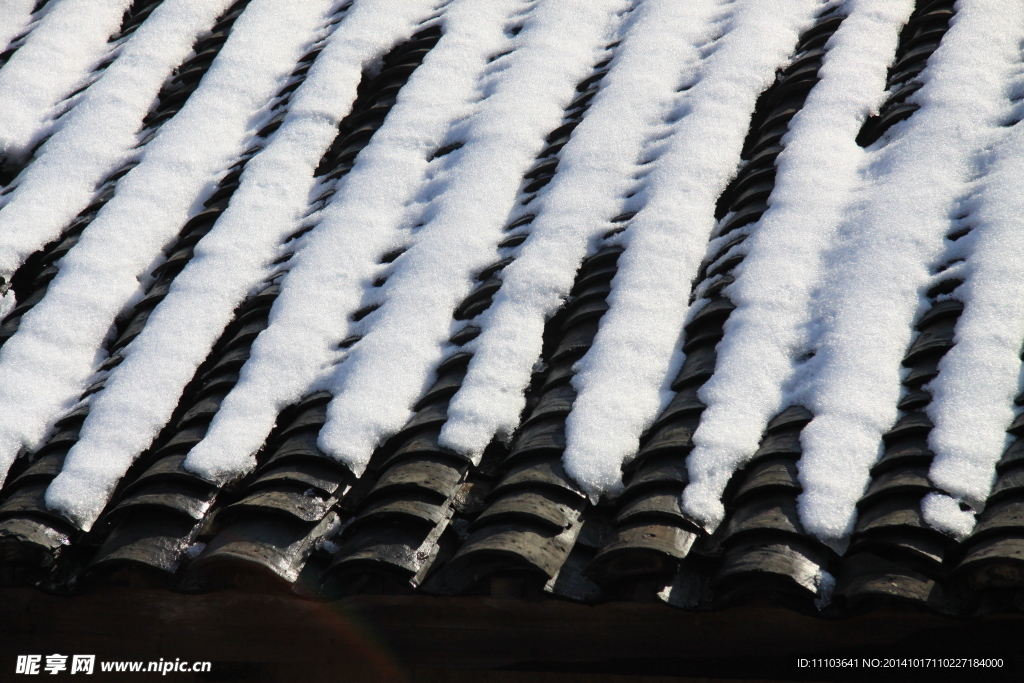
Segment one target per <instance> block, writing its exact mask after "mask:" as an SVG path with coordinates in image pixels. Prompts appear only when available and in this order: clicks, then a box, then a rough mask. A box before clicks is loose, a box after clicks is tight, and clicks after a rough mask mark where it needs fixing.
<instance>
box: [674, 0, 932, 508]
mask: <svg viewBox="0 0 1024 683" xmlns="http://www.w3.org/2000/svg"><path fill="white" fill-rule="evenodd" d="M913 9H914V3H913V2H912V0H900V1H899V2H893V0H854V1H853V2H850V3H848V5H847V6H846V7H844V8H843V10H844V13H847V16H846V18H845V19H844V20H843V23H842V24H840V27H839V29H838V30H837V31H836V33H835V34H834V35H833V37H832V38H831V40H830V42H829V44H828V48H829V49H828V52H827V53H826V55H825V57H824V60H823V65H822V68H821V70H820V71H819V78H820V81H819V82H818V84H817V85H815V87H814V89H813V90H811V92H810V94H809V96H808V97H807V100H806V102H805V104H804V106H803V108H802V109H801V110H800V111H799V112H798V113H797V115H796V116H795V117H794V118H793V120H792V122H791V123H790V127H789V128H790V130H789V133H788V135H787V136H786V137H785V138H784V139H783V144H784V145H785V149H784V151H783V152H782V153H781V154H780V155H779V157H778V160H777V163H776V165H777V168H778V173H777V176H776V181H775V189H774V190H773V192H772V195H771V207H770V209H769V210H768V211H767V212H766V213H765V214H764V216H763V217H762V218H761V220H760V221H759V222H758V223H757V224H755V225H754V226H752V228H751V235H750V237H749V238H748V239H747V240H746V241H745V242H744V243H743V244H742V245H740V247H739V249H738V251H740V252H745V254H746V256H745V258H744V260H743V263H742V265H741V266H740V267H739V268H738V269H737V275H736V277H737V280H736V283H735V284H733V285H731V286H729V287H727V288H726V290H725V292H726V295H727V296H728V297H729V299H730V300H731V301H732V302H733V303H734V304H735V305H736V310H735V311H733V312H732V314H731V315H730V317H729V319H728V322H727V323H726V325H725V337H724V338H723V339H722V341H721V343H719V344H718V347H717V351H718V359H717V364H716V367H715V374H714V375H713V376H712V377H711V379H710V380H708V382H707V383H706V384H705V385H704V386H703V387H702V388H701V391H700V397H701V400H702V401H703V402H704V403H705V405H707V409H706V410H705V411H704V414H703V416H702V418H701V424H700V427H699V428H698V430H697V432H696V433H695V434H694V443H695V448H694V450H693V452H692V453H691V454H690V458H689V461H688V468H689V471H690V475H691V484H690V486H689V487H688V488H687V490H686V493H685V495H684V499H685V501H686V509H687V511H688V512H690V514H692V515H694V516H695V517H697V518H698V519H701V520H703V521H705V522H706V523H709V524H712V525H713V524H715V523H717V521H718V520H720V519H721V517H722V514H723V509H722V504H721V496H722V492H723V491H724V490H725V485H726V484H727V483H728V481H729V478H730V477H731V476H732V474H733V472H734V471H735V470H736V469H737V468H738V467H739V466H741V465H742V464H743V463H745V462H746V461H747V460H748V459H749V458H750V457H751V456H752V455H753V454H754V452H755V451H756V450H757V448H758V444H759V442H760V440H761V436H762V434H763V433H764V429H765V427H766V426H767V424H768V421H769V420H770V419H771V418H772V417H774V416H775V415H777V414H778V413H779V412H781V411H782V409H783V408H785V407H786V406H787V405H789V404H790V403H792V402H793V401H794V398H793V396H791V395H789V394H790V393H791V392H787V391H786V389H787V385H788V384H789V382H790V381H791V380H792V378H793V375H794V373H795V372H796V371H797V369H798V367H799V365H800V363H799V360H798V359H799V358H800V357H801V356H803V355H804V354H805V353H806V352H807V351H808V350H809V349H808V343H809V334H810V332H811V327H812V326H813V324H814V321H813V310H812V308H811V306H810V304H811V298H812V296H813V294H814V291H815V289H816V288H817V287H819V286H820V284H821V282H822V280H823V279H824V278H825V277H827V275H828V271H827V270H825V267H824V256H825V252H826V251H827V250H828V249H829V247H830V246H831V245H832V243H833V240H834V239H835V236H836V232H837V230H838V227H839V224H840V222H841V221H842V220H843V217H844V210H845V209H846V207H847V205H848V203H849V202H850V200H851V198H852V196H851V195H852V190H853V189H854V188H855V187H856V186H857V184H858V179H859V171H860V168H861V166H862V164H863V161H864V157H865V153H864V150H862V149H861V148H860V147H859V146H858V145H857V143H856V137H857V133H858V132H859V131H860V128H861V125H862V124H863V122H864V120H865V118H867V115H868V114H869V113H870V112H873V111H877V110H878V107H879V106H880V105H881V103H882V101H883V100H884V98H885V86H886V70H887V67H888V66H889V63H890V62H891V61H892V58H893V54H894V52H895V50H896V43H897V39H898V37H899V32H900V29H901V28H902V27H903V24H904V23H906V20H907V18H908V17H909V16H910V13H911V11H912V10H913ZM703 303H706V300H699V301H697V302H696V303H695V304H694V310H695V311H696V310H699V308H700V307H701V306H702V304H703Z"/></svg>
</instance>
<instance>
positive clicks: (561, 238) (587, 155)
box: [440, 0, 728, 457]
mask: <svg viewBox="0 0 1024 683" xmlns="http://www.w3.org/2000/svg"><path fill="white" fill-rule="evenodd" d="M723 15H724V16H726V17H727V16H728V15H727V14H726V13H725V12H724V11H723V7H722V3H720V2H717V1H716V0H703V1H701V2H687V3H679V2H675V1H674V0H651V1H649V2H645V3H643V4H641V5H640V6H639V9H638V11H637V12H636V13H635V18H634V19H632V22H631V23H630V24H629V25H628V27H626V28H625V37H624V38H623V40H622V44H621V46H620V47H619V48H618V49H617V50H616V57H615V59H614V60H613V61H612V63H611V65H610V71H609V72H608V74H607V75H606V76H605V77H604V79H603V80H602V81H601V89H600V90H599V91H598V94H597V95H596V96H595V98H594V99H593V100H592V101H591V107H590V109H589V111H588V112H587V114H586V116H585V117H584V118H583V120H582V122H581V123H580V125H579V126H577V127H576V129H575V130H574V131H573V136H572V138H571V139H570V140H569V142H568V143H567V144H566V146H565V147H563V148H562V151H561V153H560V155H559V162H558V173H557V174H556V175H555V177H554V179H553V180H552V181H551V183H550V184H549V185H548V186H547V187H545V188H544V194H542V195H541V198H540V199H538V200H536V201H535V202H534V203H532V204H531V205H530V207H529V210H530V211H531V212H533V213H536V218H534V220H533V222H532V224H531V228H530V236H529V237H528V238H527V240H526V242H525V243H524V244H523V246H522V248H521V250H520V252H519V254H518V255H517V257H516V259H515V261H513V262H512V263H511V264H509V265H508V266H506V268H505V269H504V270H503V271H502V273H501V278H502V286H501V289H500V290H498V293H497V294H496V295H495V297H494V303H493V304H492V305H491V307H490V308H489V309H488V310H487V311H486V312H485V313H484V314H483V315H481V316H480V318H479V319H478V320H477V321H475V322H474V324H476V325H479V326H480V327H481V328H482V330H483V331H482V332H481V333H480V336H479V337H478V338H477V339H476V340H474V341H473V342H470V343H469V344H468V345H467V346H466V347H465V348H467V349H472V350H473V352H474V356H473V359H472V360H471V361H470V365H469V369H468V372H467V374H466V378H465V379H464V380H463V383H462V387H461V388H460V389H459V391H458V393H456V394H455V397H454V398H453V399H452V401H451V403H450V404H449V408H448V422H447V423H446V424H445V426H444V428H443V429H442V431H441V439H440V441H441V443H442V444H443V445H446V446H449V447H451V448H454V449H456V450H459V451H462V452H465V453H468V454H471V455H473V456H474V457H479V456H480V455H481V454H482V453H483V450H484V448H486V447H487V444H488V443H490V441H491V439H492V438H493V437H494V436H495V434H500V435H502V436H507V435H510V434H511V433H512V431H513V430H514V429H515V427H516V425H517V422H518V419H519V415H520V413H521V412H522V410H523V406H524V404H525V397H524V393H523V392H524V390H525V389H526V386H527V385H528V384H529V381H530V375H531V372H532V369H533V366H534V363H535V362H536V360H537V358H539V356H540V351H541V342H542V335H543V332H544V323H545V320H546V319H547V318H549V317H550V316H551V315H553V314H554V312H555V311H556V310H557V309H558V307H559V306H560V305H561V304H562V303H563V301H564V300H565V299H566V297H568V295H569V291H570V290H571V289H572V285H573V280H574V278H575V275H576V270H577V269H578V268H579V265H580V263H581V261H582V260H583V258H584V256H586V254H587V249H588V246H591V245H592V244H593V243H594V242H595V240H596V239H597V238H598V237H599V236H600V235H601V234H602V233H604V232H606V231H607V230H608V229H609V228H610V227H611V225H610V221H611V219H612V218H614V217H615V216H617V215H619V214H621V213H623V212H624V211H625V210H626V209H625V208H624V207H623V200H622V197H623V196H625V195H626V194H627V193H629V192H630V191H631V190H633V189H636V186H637V181H636V180H635V178H634V174H635V173H636V172H637V171H638V164H639V163H640V162H641V161H643V160H644V153H645V151H647V152H648V153H651V151H652V150H651V148H652V147H659V146H660V142H659V140H658V138H659V137H660V136H664V135H666V134H668V133H670V132H671V130H672V129H671V127H670V126H667V125H666V124H664V122H663V119H664V116H665V114H666V112H668V111H670V109H671V107H672V105H673V103H674V102H675V101H676V100H678V99H679V98H680V97H681V96H680V95H679V94H678V92H677V90H678V88H679V85H680V83H684V82H687V83H688V82H692V81H693V80H694V79H695V76H696V73H697V68H698V66H699V64H700V63H701V60H702V52H701V48H702V47H703V46H705V45H707V44H708V43H710V42H711V41H712V40H713V39H714V38H716V37H717V35H718V33H719V32H720V31H721V26H720V22H721V20H722V19H723Z"/></svg>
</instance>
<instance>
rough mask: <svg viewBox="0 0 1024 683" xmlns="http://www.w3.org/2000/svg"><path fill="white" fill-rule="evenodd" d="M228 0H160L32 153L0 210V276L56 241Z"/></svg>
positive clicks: (131, 140) (134, 140)
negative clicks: (59, 127) (58, 128)
mask: <svg viewBox="0 0 1024 683" xmlns="http://www.w3.org/2000/svg"><path fill="white" fill-rule="evenodd" d="M229 3H230V0H214V1H212V2H210V1H208V0H165V1H164V2H163V3H161V4H160V6H159V7H157V8H156V10H155V11H154V12H153V14H152V15H150V17H149V19H148V20H147V21H146V22H145V23H144V24H143V25H142V26H140V27H139V29H138V30H137V31H136V32H135V33H134V34H133V35H132V37H131V38H130V39H129V40H128V42H127V43H126V44H125V46H124V48H123V49H122V50H121V53H120V54H119V55H118V58H117V59H116V60H115V61H114V62H113V63H112V64H111V65H110V66H109V67H107V69H106V70H105V71H104V72H103V75H102V76H101V77H100V79H99V80H98V81H97V82H96V83H94V84H93V85H91V86H90V87H89V88H88V89H87V90H86V91H85V92H84V93H83V94H82V98H81V100H80V101H79V102H78V104H77V105H76V106H75V108H74V109H72V110H71V111H70V112H69V113H68V114H67V115H66V116H65V118H66V119H67V121H66V122H65V123H63V125H62V127H61V129H60V130H58V131H57V132H56V133H55V134H54V135H53V137H51V138H50V139H49V140H48V141H47V142H46V143H45V144H44V145H43V146H42V147H41V148H40V150H39V152H37V153H36V156H37V158H36V159H35V160H34V161H33V162H32V164H31V165H29V167H28V169H27V170H26V171H25V173H24V174H23V175H22V179H21V181H20V182H19V184H18V188H17V189H16V190H15V191H14V193H13V194H12V195H11V197H10V199H9V201H8V202H7V204H6V205H5V206H4V207H3V209H0V277H5V278H7V279H10V275H11V274H12V273H13V272H14V271H15V270H17V268H18V267H19V266H20V265H21V264H22V263H24V261H25V259H26V258H27V257H28V256H29V255H30V254H32V253H33V252H35V251H36V250H38V249H41V248H42V247H43V245H45V244H47V243H48V242H50V241H51V240H53V239H55V238H56V237H57V236H58V235H60V233H61V230H62V229H63V227H64V226H65V225H67V224H68V223H69V222H70V221H71V219H73V218H74V217H75V215H77V214H78V212H79V211H81V210H82V209H84V208H85V207H86V206H88V204H89V202H90V201H92V198H93V195H94V193H95V189H96V185H97V184H98V183H99V182H101V181H102V180H103V178H104V177H105V176H107V175H109V174H110V173H111V172H113V171H114V169H115V168H116V167H117V166H118V165H119V164H120V163H121V162H123V161H124V159H125V156H126V155H127V154H129V153H130V151H131V150H132V148H134V147H135V145H136V144H137V143H138V140H137V138H136V133H137V132H138V130H139V128H140V127H141V126H142V119H143V117H144V116H145V115H146V112H148V111H149V108H150V107H151V106H152V104H153V100H154V99H155V98H156V96H157V93H159V92H160V87H161V86H162V85H163V83H164V80H165V79H166V78H167V75H168V74H169V73H170V72H171V70H172V69H173V68H174V67H175V66H177V65H178V64H180V63H181V62H182V61H183V60H184V59H185V57H186V56H188V54H189V52H190V51H191V49H192V44H193V43H194V42H195V39H196V36H197V35H198V34H199V32H200V31H204V30H206V29H209V27H210V26H211V25H212V24H213V21H214V19H216V17H217V16H218V15H219V14H220V13H221V12H222V11H223V10H224V9H225V8H226V7H227V6H228V4H229Z"/></svg>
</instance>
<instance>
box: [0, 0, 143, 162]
mask: <svg viewBox="0 0 1024 683" xmlns="http://www.w3.org/2000/svg"><path fill="white" fill-rule="evenodd" d="M129 4H131V0H62V2H59V3H57V4H56V5H55V6H54V8H53V9H52V10H50V11H49V12H47V13H46V15H45V16H44V17H43V18H42V20H41V21H40V22H39V25H38V26H37V27H36V28H35V29H34V30H33V31H32V33H31V34H29V36H28V39H27V40H26V41H25V44H24V45H23V46H22V47H21V48H20V49H19V50H18V51H17V52H15V53H14V55H12V56H11V59H10V61H9V62H7V64H6V65H4V67H3V68H2V69H0V154H5V155H7V156H9V157H19V156H23V155H24V154H25V153H26V152H27V151H28V150H30V149H31V148H32V146H33V145H34V144H35V143H36V141H37V140H38V139H39V138H40V137H42V135H44V134H45V127H46V124H47V122H48V121H49V120H50V116H51V112H52V110H53V107H54V106H55V105H56V104H57V103H58V102H60V100H61V99H63V98H64V97H66V96H67V95H68V94H69V93H71V92H72V91H74V90H75V88H76V87H78V86H79V85H80V84H81V83H82V81H83V80H85V78H86V77H87V76H88V75H89V72H90V71H91V70H92V68H93V67H94V66H95V65H96V64H97V63H99V62H100V60H102V59H103V57H105V56H106V54H107V51H108V49H109V46H108V45H107V39H108V38H109V37H110V36H111V35H112V34H113V33H114V32H115V31H117V29H118V28H119V27H120V25H121V17H122V15H123V14H124V11H125V10H126V9H127V8H128V6H129Z"/></svg>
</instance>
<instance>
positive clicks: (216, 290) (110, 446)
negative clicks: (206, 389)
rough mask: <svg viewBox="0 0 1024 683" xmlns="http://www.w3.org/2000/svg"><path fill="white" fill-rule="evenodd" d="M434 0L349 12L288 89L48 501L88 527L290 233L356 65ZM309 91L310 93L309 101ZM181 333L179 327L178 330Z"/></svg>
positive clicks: (128, 353) (104, 395)
mask: <svg viewBox="0 0 1024 683" xmlns="http://www.w3.org/2000/svg"><path fill="white" fill-rule="evenodd" d="M433 2H434V0H420V1H419V2H416V3H412V2H408V1H407V0H386V1H384V2H377V3H375V4H373V3H362V4H358V5H355V6H354V7H353V8H352V9H350V10H349V12H350V13H349V14H347V15H346V17H345V19H344V21H343V22H342V23H341V24H340V25H339V27H338V28H337V30H336V31H335V32H334V33H333V34H332V35H331V37H330V38H329V39H328V43H327V45H326V47H325V48H324V50H323V52H321V54H320V55H319V56H318V58H317V60H316V62H314V65H313V66H312V68H311V69H310V72H309V75H308V77H307V78H306V80H305V81H304V82H303V84H302V85H301V86H299V89H298V90H297V91H296V93H295V95H294V97H293V99H292V107H291V108H290V109H289V112H288V116H287V118H286V119H285V121H284V123H283V124H282V126H281V128H280V129H279V130H278V132H277V133H276V134H275V135H274V136H273V137H272V138H271V140H270V142H269V144H268V145H267V147H266V148H265V149H264V150H263V151H261V152H260V153H259V154H257V155H256V156H254V157H253V158H252V159H251V160H250V161H249V163H248V164H247V165H246V167H245V170H244V171H243V173H242V177H241V179H240V180H241V183H240V185H239V188H238V189H237V190H236V191H235V193H234V195H233V196H232V198H231V203H230V205H229V206H228V208H227V210H226V211H225V212H224V213H223V214H222V215H221V217H220V219H219V220H218V221H217V223H216V225H215V226H214V228H213V229H212V230H211V231H210V233H209V234H208V235H207V236H206V237H204V238H203V239H202V240H201V241H200V242H199V243H198V244H197V245H196V247H195V256H194V257H193V258H192V259H191V260H190V261H189V263H188V265H187V266H185V269H184V270H183V271H182V272H181V273H180V274H179V275H178V277H176V278H175V279H174V281H173V282H172V283H171V288H170V291H169V292H168V294H167V296H166V297H165V298H164V299H163V301H161V302H160V304H158V305H157V307H156V309H154V311H153V313H152V315H151V316H150V318H149V320H148V321H147V324H146V326H145V327H144V328H143V329H142V332H141V333H140V334H139V336H138V337H137V338H136V339H135V340H133V342H132V343H131V344H130V345H129V346H128V347H127V348H126V349H125V360H124V361H122V363H121V364H120V365H119V366H118V367H117V368H115V369H114V370H113V371H112V372H111V374H110V377H109V378H108V380H107V383H106V386H105V387H104V390H103V391H101V392H99V393H98V394H97V395H96V398H95V400H94V401H93V403H92V406H91V409H90V412H89V416H88V418H87V419H86V421H85V423H84V424H83V426H82V430H81V436H80V438H79V441H78V443H77V444H76V445H75V446H74V448H72V449H71V452H70V453H69V455H68V458H67V461H66V464H65V466H64V471H63V472H62V473H61V474H60V475H59V476H58V477H57V479H56V480H55V481H54V484H53V487H52V488H51V489H50V493H49V499H48V500H50V501H51V502H52V503H53V504H55V505H58V506H59V507H61V509H63V510H65V511H66V512H68V513H69V514H72V515H73V516H74V518H75V519H77V520H81V521H82V523H83V524H85V525H91V524H92V522H93V521H94V520H95V518H96V516H97V515H98V514H99V512H100V511H101V509H102V507H103V505H104V503H105V501H106V492H107V491H110V490H112V489H113V487H114V485H115V484H116V482H117V481H118V480H119V479H120V478H121V477H122V476H123V475H124V473H125V471H126V470H127V468H128V466H129V465H130V464H131V463H132V462H133V461H134V460H135V458H136V457H137V456H138V455H139V453H141V452H142V451H143V450H145V449H146V448H147V447H149V445H150V444H151V443H152V441H153V439H154V438H155V437H156V435H157V434H158V433H159V431H160V429H161V428H162V426H163V425H165V424H166V423H167V421H168V420H169V419H170V417H171V414H172V413H173V411H174V408H175V406H176V405H177V403H178V400H179V398H180V397H181V394H182V391H183V390H184V388H185V386H186V384H187V383H188V382H189V380H190V379H191V378H192V376H193V375H194V374H195V371H196V368H198V367H199V365H200V364H201V363H202V362H203V360H204V359H205V358H206V356H207V355H208V354H209V352H210V349H211V348H212V347H213V345H214V344H215V343H216V341H217V339H218V337H219V336H220V335H221V333H222V332H223V330H224V328H225V327H226V326H227V324H228V323H229V322H230V320H231V317H232V314H233V312H234V310H235V309H236V308H237V306H238V305H239V304H240V303H241V302H242V301H243V300H244V298H245V296H246V294H247V293H248V292H249V291H250V290H251V289H252V288H253V287H255V286H257V285H258V284H259V283H260V282H261V281H262V280H263V279H264V278H265V277H266V275H267V264H268V263H269V262H270V261H272V260H273V259H274V257H275V256H276V255H277V249H278V247H279V245H280V243H281V242H282V241H283V240H284V239H285V238H286V237H287V235H288V234H289V233H290V232H292V231H293V230H294V229H295V220H296V218H297V217H298V216H299V214H301V213H302V211H303V210H304V209H305V208H306V205H307V201H308V196H309V191H310V188H311V187H312V186H313V182H314V181H313V172H314V170H315V169H316V166H317V163H318V162H319V161H320V158H321V157H322V156H323V154H324V152H325V151H326V150H327V148H328V147H329V146H330V144H331V142H332V140H333V139H334V137H335V136H336V135H337V125H338V121H339V120H340V119H341V118H342V117H343V116H345V115H346V114H347V113H348V112H349V110H350V109H351V107H352V102H353V101H354V100H355V96H356V86H357V85H358V83H359V79H360V74H361V69H362V67H363V66H364V65H365V64H366V63H367V62H369V61H371V60H373V59H376V58H377V57H379V56H380V55H381V54H382V53H383V52H384V51H386V50H387V49H388V48H389V47H390V46H391V45H392V44H393V43H394V42H395V41H397V40H399V39H400V38H401V37H402V36H405V35H408V34H409V33H410V32H411V31H412V30H413V29H414V27H415V26H416V24H417V23H418V22H419V20H422V19H423V18H424V17H425V16H426V15H428V14H429V13H430V11H431V9H432V7H433ZM310 91H312V92H313V93H315V94H314V96H307V94H308V93H309V92H310ZM200 312H201V314H200ZM185 329H187V330H188V331H189V333H188V334H187V335H183V334H181V331H182V330H185ZM254 417H255V416H254ZM271 425H273V417H271Z"/></svg>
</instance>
